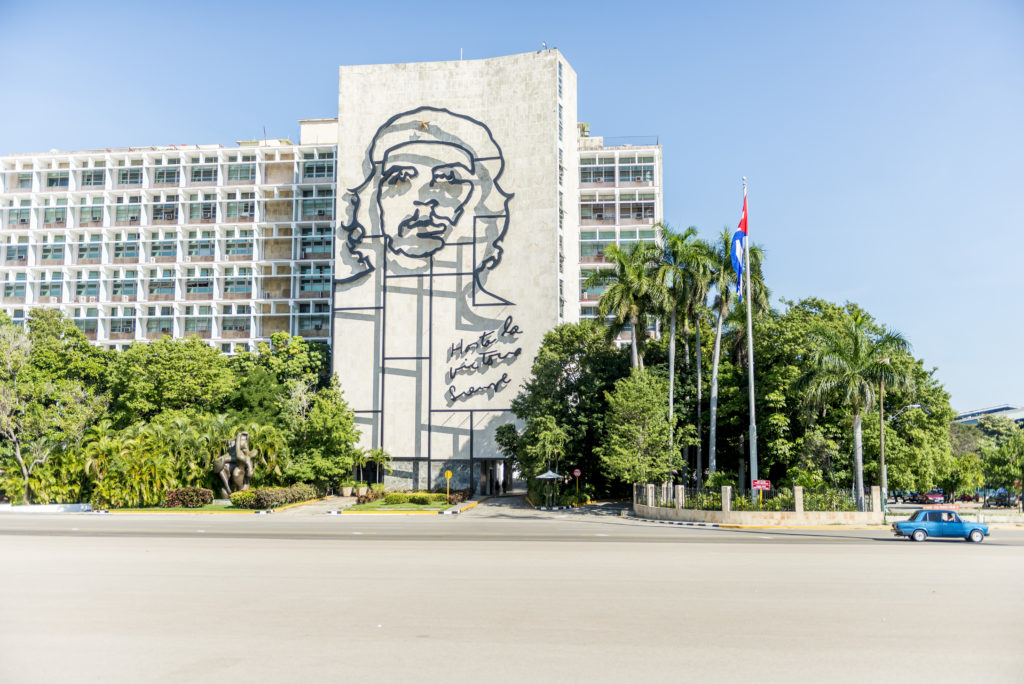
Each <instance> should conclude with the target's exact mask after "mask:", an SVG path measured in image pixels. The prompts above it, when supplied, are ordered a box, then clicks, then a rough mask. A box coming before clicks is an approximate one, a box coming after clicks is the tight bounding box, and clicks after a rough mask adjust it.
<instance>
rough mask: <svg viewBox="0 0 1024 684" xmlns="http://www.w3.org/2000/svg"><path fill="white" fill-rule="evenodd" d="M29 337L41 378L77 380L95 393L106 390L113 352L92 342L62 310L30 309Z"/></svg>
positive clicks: (33, 361)
mask: <svg viewBox="0 0 1024 684" xmlns="http://www.w3.org/2000/svg"><path fill="white" fill-rule="evenodd" d="M28 339H29V341H30V342H31V343H32V366H33V368H34V369H35V371H36V372H37V373H38V374H39V377H40V378H41V379H45V380H49V381H57V380H73V381H75V382H80V383H81V384H82V386H83V387H85V388H86V389H88V390H90V391H92V393H94V394H98V393H101V392H103V391H105V390H106V387H107V382H108V369H107V366H108V364H109V361H110V357H111V356H112V354H111V353H109V352H106V351H104V350H102V349H100V348H99V347H96V346H94V345H92V344H90V343H89V340H88V339H86V337H85V334H84V333H83V332H82V331H81V330H79V329H78V326H76V325H75V324H74V323H73V322H71V321H70V320H68V319H67V318H65V317H64V315H63V314H62V313H61V312H60V311H59V310H58V309H32V310H31V311H29V314H28Z"/></svg>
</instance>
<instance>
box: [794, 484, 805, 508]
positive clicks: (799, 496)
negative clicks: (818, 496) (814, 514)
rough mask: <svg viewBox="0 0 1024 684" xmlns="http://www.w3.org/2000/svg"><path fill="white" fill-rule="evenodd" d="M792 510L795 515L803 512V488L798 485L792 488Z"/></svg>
mask: <svg viewBox="0 0 1024 684" xmlns="http://www.w3.org/2000/svg"><path fill="white" fill-rule="evenodd" d="M793 510H794V511H796V512H797V513H803V512H804V488H803V487H801V486H800V485H796V486H794V487H793Z"/></svg>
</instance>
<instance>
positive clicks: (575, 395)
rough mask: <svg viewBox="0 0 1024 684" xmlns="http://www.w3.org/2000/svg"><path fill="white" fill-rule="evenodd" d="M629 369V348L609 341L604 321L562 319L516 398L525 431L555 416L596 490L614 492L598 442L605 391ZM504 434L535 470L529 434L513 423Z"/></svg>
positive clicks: (523, 463) (519, 463) (515, 454)
mask: <svg viewBox="0 0 1024 684" xmlns="http://www.w3.org/2000/svg"><path fill="white" fill-rule="evenodd" d="M628 374H629V361H628V358H627V356H626V354H625V352H624V351H622V350H619V349H616V348H614V347H613V346H612V345H611V344H610V343H609V342H608V340H607V338H606V337H605V335H604V331H603V330H602V327H601V324H600V323H598V322H596V321H583V322H581V323H566V324H563V325H560V326H558V327H556V328H554V329H553V330H550V331H548V332H547V333H546V334H545V335H544V340H543V342H542V343H541V346H540V349H539V350H538V351H537V356H536V357H535V359H534V362H533V366H532V367H531V375H530V377H529V378H528V379H527V380H526V382H525V383H524V385H523V389H522V390H521V391H520V393H519V395H518V396H516V398H515V399H513V401H512V413H513V414H514V415H515V416H516V418H518V419H519V420H521V421H522V422H523V432H524V433H526V432H527V431H529V426H530V424H531V423H532V422H534V421H536V420H538V419H539V418H541V417H542V416H551V417H552V418H553V419H554V421H555V423H556V424H557V425H559V426H560V427H561V428H562V429H563V430H564V431H565V433H566V436H567V438H568V439H567V442H566V447H565V458H566V459H569V460H570V461H571V462H573V463H575V464H576V465H578V466H579V467H580V469H581V470H583V472H584V473H585V477H588V478H591V482H592V483H593V484H594V486H595V487H596V489H597V491H600V492H601V493H604V494H608V493H612V492H613V491H615V490H614V489H613V488H612V487H613V483H612V482H610V481H608V480H606V479H605V477H604V475H603V474H602V471H601V468H600V464H599V462H598V457H597V447H598V446H599V445H600V444H601V440H602V433H603V432H604V414H605V411H606V410H607V406H608V404H607V399H606V396H607V395H606V393H607V391H608V390H611V389H612V388H613V387H614V386H615V382H616V381H617V380H619V379H621V378H623V377H625V376H627V375H628ZM503 434H504V440H505V441H504V443H503V444H502V443H499V444H501V445H502V449H503V453H504V454H505V455H506V457H510V458H514V464H515V466H516V467H517V468H518V469H519V470H520V471H521V472H523V473H533V472H534V471H533V470H532V468H533V463H532V461H531V460H530V454H529V453H528V452H527V450H526V448H525V445H526V444H527V443H528V442H526V441H525V437H524V438H520V437H519V434H518V432H517V430H516V428H515V427H514V426H509V428H508V429H507V430H505V432H504V433H503ZM513 437H514V439H513ZM538 472H539V471H538ZM618 486H619V485H617V484H614V487H618Z"/></svg>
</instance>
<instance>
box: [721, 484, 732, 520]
mask: <svg viewBox="0 0 1024 684" xmlns="http://www.w3.org/2000/svg"><path fill="white" fill-rule="evenodd" d="M730 511H732V487H730V486H728V485H726V486H725V487H722V512H723V513H728V512H730Z"/></svg>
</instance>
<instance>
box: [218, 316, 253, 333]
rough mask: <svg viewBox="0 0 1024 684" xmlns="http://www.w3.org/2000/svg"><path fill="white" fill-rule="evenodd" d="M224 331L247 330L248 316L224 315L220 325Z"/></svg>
mask: <svg viewBox="0 0 1024 684" xmlns="http://www.w3.org/2000/svg"><path fill="white" fill-rule="evenodd" d="M221 327H222V328H223V329H224V331H225V332H227V331H233V332H249V317H248V316H225V317H224V321H223V323H222V325H221Z"/></svg>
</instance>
